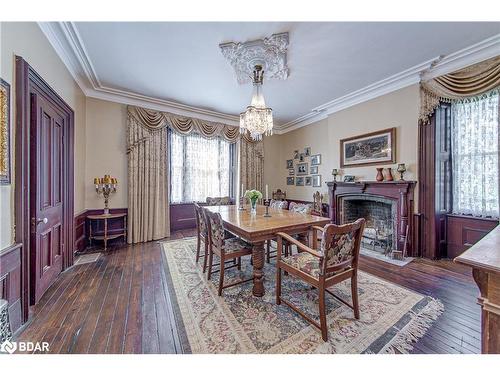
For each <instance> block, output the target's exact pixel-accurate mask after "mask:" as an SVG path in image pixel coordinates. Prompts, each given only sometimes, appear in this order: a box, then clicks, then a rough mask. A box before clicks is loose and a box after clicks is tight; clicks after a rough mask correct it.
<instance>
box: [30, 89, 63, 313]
mask: <svg viewBox="0 0 500 375" xmlns="http://www.w3.org/2000/svg"><path fill="white" fill-rule="evenodd" d="M31 106H32V110H31V113H32V116H31V137H32V138H31V139H32V142H31V150H30V152H31V166H30V179H31V183H30V186H31V188H32V189H35V194H31V199H32V202H31V205H30V206H31V256H30V258H31V264H32V266H33V267H32V269H34V270H36V272H35V275H32V279H31V284H32V288H33V289H32V290H34V291H35V293H34V301H32V303H36V302H38V301H39V300H40V298H41V297H42V295H43V293H44V292H45V291H46V290H47V288H48V287H49V286H50V285H51V284H52V283H53V282H54V280H55V279H56V278H57V276H58V275H59V273H61V271H62V264H63V263H62V254H63V249H64V240H63V236H62V234H63V232H64V231H63V227H64V221H63V199H62V196H61V191H62V154H63V153H62V149H63V147H62V146H63V135H64V134H63V133H64V132H63V129H64V113H63V112H62V111H60V110H58V108H57V107H55V106H53V105H52V104H51V102H50V101H48V100H47V99H45V98H44V97H43V95H40V94H32V95H31Z"/></svg>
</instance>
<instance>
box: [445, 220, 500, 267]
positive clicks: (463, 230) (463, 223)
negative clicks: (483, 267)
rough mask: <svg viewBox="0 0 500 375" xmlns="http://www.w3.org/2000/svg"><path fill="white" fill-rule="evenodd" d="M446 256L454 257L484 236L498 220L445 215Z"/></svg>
mask: <svg viewBox="0 0 500 375" xmlns="http://www.w3.org/2000/svg"><path fill="white" fill-rule="evenodd" d="M446 216H447V224H446V237H447V242H448V246H447V247H448V251H447V253H448V258H451V259H452V258H455V257H457V256H459V255H460V254H462V253H463V252H464V251H465V250H467V249H468V248H470V247H471V246H472V245H474V244H475V243H476V242H478V241H479V240H480V239H481V238H483V237H484V236H486V235H487V234H488V233H489V232H490V231H491V230H492V229H493V228H495V227H496V226H497V225H498V220H494V219H483V218H474V217H468V216H461V215H446Z"/></svg>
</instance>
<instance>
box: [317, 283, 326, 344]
mask: <svg viewBox="0 0 500 375" xmlns="http://www.w3.org/2000/svg"><path fill="white" fill-rule="evenodd" d="M319 322H320V326H321V337H322V338H323V341H328V327H327V326H326V305H325V286H324V285H320V287H319Z"/></svg>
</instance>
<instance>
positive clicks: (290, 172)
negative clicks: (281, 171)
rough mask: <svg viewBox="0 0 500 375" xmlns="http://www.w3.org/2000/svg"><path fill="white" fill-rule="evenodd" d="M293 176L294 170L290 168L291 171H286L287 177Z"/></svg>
mask: <svg viewBox="0 0 500 375" xmlns="http://www.w3.org/2000/svg"><path fill="white" fill-rule="evenodd" d="M294 174H295V169H293V168H292V169H289V170H288V175H289V176H293V175H294Z"/></svg>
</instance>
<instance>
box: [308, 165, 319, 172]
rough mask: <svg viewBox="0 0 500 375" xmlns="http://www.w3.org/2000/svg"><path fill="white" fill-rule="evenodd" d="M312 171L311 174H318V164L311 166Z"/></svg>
mask: <svg viewBox="0 0 500 375" xmlns="http://www.w3.org/2000/svg"><path fill="white" fill-rule="evenodd" d="M310 172H311V174H318V167H317V166H311V169H310Z"/></svg>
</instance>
